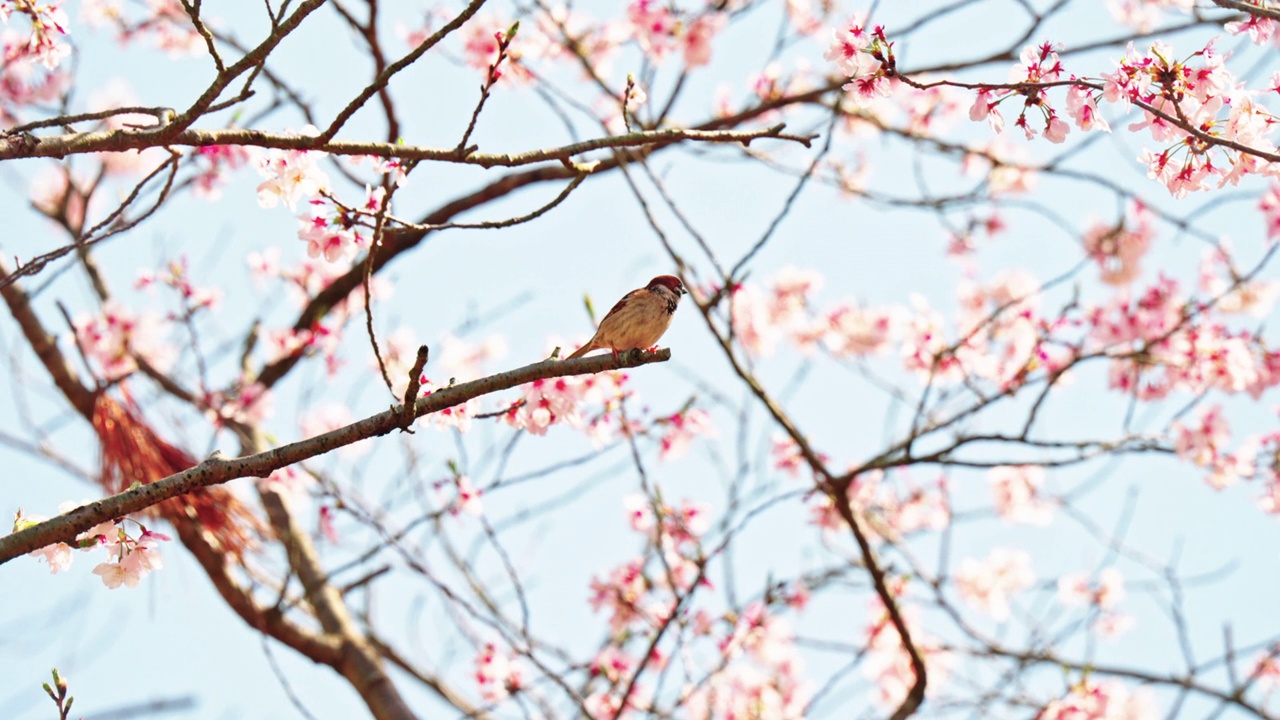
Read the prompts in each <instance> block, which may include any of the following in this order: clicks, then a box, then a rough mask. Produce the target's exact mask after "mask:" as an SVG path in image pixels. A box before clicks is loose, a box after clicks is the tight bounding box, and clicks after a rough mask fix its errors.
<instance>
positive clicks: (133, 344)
mask: <svg viewBox="0 0 1280 720" xmlns="http://www.w3.org/2000/svg"><path fill="white" fill-rule="evenodd" d="M73 325H74V327H75V332H76V342H77V343H78V344H79V347H80V348H81V351H82V352H83V353H84V354H85V357H87V358H88V359H89V360H91V361H92V362H93V363H95V364H96V365H97V366H98V372H99V373H100V374H101V377H102V378H103V379H105V380H118V379H120V378H123V377H125V376H126V375H129V374H130V373H132V372H133V371H135V370H137V369H138V363H137V360H138V359H143V360H145V361H146V362H147V363H148V364H149V365H151V366H152V367H153V368H155V369H157V370H161V371H163V370H167V369H168V368H169V366H170V364H171V363H172V362H173V359H174V355H173V348H172V346H171V344H170V343H168V342H166V341H165V339H164V338H163V337H162V332H161V329H162V325H161V322H160V320H159V319H158V318H157V317H156V316H155V315H154V314H152V313H142V314H136V313H134V312H132V311H130V310H129V309H128V308H126V307H125V306H123V305H121V304H120V303H118V302H115V301H108V302H107V303H105V304H103V306H102V310H101V312H100V313H99V314H97V315H85V316H81V317H80V318H78V319H77V320H76V321H75V322H74V323H73Z"/></svg>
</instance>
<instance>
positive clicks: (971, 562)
mask: <svg viewBox="0 0 1280 720" xmlns="http://www.w3.org/2000/svg"><path fill="white" fill-rule="evenodd" d="M1035 581H1036V576H1035V573H1034V572H1032V570H1031V557H1030V556H1029V555H1027V553H1026V552H1024V551H1022V550H1013V549H1010V548H995V549H994V550H992V551H991V554H990V555H988V556H987V559H986V560H977V559H975V558H965V559H964V560H962V561H961V562H960V567H959V568H957V569H956V575H955V582H956V591H957V592H959V593H960V597H961V598H963V599H964V600H965V602H967V603H969V604H970V605H973V606H974V607H976V608H978V609H979V610H981V611H983V612H985V613H986V614H987V615H989V616H991V618H992V619H993V620H995V621H997V622H1004V621H1005V620H1008V619H1009V609H1010V606H1009V600H1010V598H1011V597H1012V596H1013V595H1014V594H1015V593H1017V592H1019V591H1022V590H1026V589H1027V588H1030V587H1031V586H1032V585H1034V584H1035Z"/></svg>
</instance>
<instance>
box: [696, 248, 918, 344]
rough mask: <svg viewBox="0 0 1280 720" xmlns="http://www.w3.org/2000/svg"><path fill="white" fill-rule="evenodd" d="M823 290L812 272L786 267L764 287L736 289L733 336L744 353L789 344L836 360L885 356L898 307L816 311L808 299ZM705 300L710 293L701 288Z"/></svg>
mask: <svg viewBox="0 0 1280 720" xmlns="http://www.w3.org/2000/svg"><path fill="white" fill-rule="evenodd" d="M821 288H822V276H821V275H820V274H818V273H817V272H814V271H812V270H801V269H798V268H794V267H785V268H783V269H781V270H779V271H778V273H777V274H776V275H775V276H774V277H773V278H772V279H771V280H770V281H769V282H768V283H767V284H766V285H764V286H763V287H761V286H758V285H755V284H753V283H742V284H739V285H737V286H735V287H734V288H733V290H732V293H731V294H730V298H731V302H730V312H731V313H732V317H733V331H734V337H735V339H736V340H737V342H738V343H739V345H741V346H742V347H743V348H744V349H745V350H746V351H747V352H749V353H751V354H752V355H757V356H768V355H771V354H773V352H774V351H775V350H776V348H777V346H778V344H779V342H781V341H782V340H784V339H785V340H789V341H790V342H791V343H792V344H794V345H795V346H796V348H797V349H799V350H800V351H801V352H806V353H807V352H812V351H813V350H814V349H815V348H816V347H818V346H819V345H820V346H822V347H824V348H825V349H827V350H828V351H829V352H831V353H832V354H834V355H836V356H839V357H866V356H870V355H878V354H883V353H885V352H886V351H887V350H888V349H889V348H890V346H891V342H892V340H893V338H894V335H895V333H896V332H897V331H898V330H899V329H900V325H901V321H902V313H901V311H900V310H898V309H896V308H863V307H861V306H860V305H858V304H857V303H855V302H853V301H847V300H846V301H842V302H840V303H837V304H836V305H834V306H833V307H831V308H830V309H829V310H824V311H815V310H814V309H813V300H812V297H811V296H812V295H813V294H815V293H817V292H818V290H820V289H821ZM702 292H703V294H704V296H707V295H711V294H714V289H704V290H703V291H702Z"/></svg>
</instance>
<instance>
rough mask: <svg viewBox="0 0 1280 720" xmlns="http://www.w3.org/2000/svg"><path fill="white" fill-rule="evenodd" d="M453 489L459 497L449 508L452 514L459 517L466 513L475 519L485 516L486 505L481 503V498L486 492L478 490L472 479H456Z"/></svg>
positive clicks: (462, 476)
mask: <svg viewBox="0 0 1280 720" xmlns="http://www.w3.org/2000/svg"><path fill="white" fill-rule="evenodd" d="M453 487H454V489H455V490H456V491H457V496H456V497H455V498H454V501H453V502H452V503H451V504H450V506H449V512H450V513H452V514H454V515H457V514H458V513H460V512H465V513H467V514H468V515H471V516H474V517H480V516H481V515H483V514H484V505H483V504H482V503H481V502H480V496H481V495H483V494H484V491H483V490H480V489H478V488H477V487H476V486H475V485H474V484H473V483H472V482H471V478H470V477H467V476H466V475H458V476H456V477H454V478H453Z"/></svg>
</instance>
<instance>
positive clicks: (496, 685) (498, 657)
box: [473, 643, 524, 702]
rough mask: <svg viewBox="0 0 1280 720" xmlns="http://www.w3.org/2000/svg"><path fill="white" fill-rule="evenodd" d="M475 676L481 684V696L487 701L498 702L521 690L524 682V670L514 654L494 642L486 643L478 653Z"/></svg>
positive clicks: (477, 682) (478, 683)
mask: <svg viewBox="0 0 1280 720" xmlns="http://www.w3.org/2000/svg"><path fill="white" fill-rule="evenodd" d="M475 664H476V669H475V674H474V675H473V677H474V678H475V681H476V684H477V685H479V686H480V696H481V697H482V698H484V700H485V702H497V701H499V700H502V699H503V698H505V697H507V696H508V695H510V694H512V693H515V692H519V691H520V689H521V687H522V685H523V684H524V672H523V671H522V670H521V669H520V668H519V666H517V665H516V663H515V658H514V657H513V656H512V655H509V654H507V653H503V652H501V651H499V650H498V647H497V645H495V644H494V643H486V644H485V645H484V646H483V647H482V648H480V652H479V653H478V654H477V655H476V660H475Z"/></svg>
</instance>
